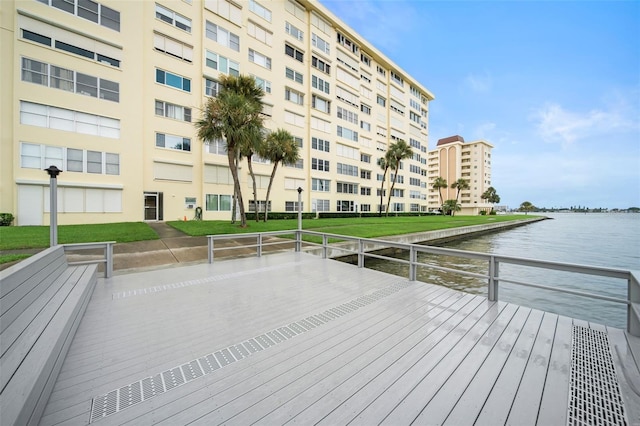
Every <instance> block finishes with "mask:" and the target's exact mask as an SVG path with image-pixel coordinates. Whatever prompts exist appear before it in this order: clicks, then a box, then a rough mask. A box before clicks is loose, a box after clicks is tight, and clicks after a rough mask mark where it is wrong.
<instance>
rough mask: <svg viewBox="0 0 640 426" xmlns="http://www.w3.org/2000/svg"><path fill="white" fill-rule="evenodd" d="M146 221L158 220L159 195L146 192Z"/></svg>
mask: <svg viewBox="0 0 640 426" xmlns="http://www.w3.org/2000/svg"><path fill="white" fill-rule="evenodd" d="M144 220H158V194H157V193H149V192H145V194H144Z"/></svg>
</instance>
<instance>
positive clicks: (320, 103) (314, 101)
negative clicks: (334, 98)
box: [311, 95, 331, 114]
mask: <svg viewBox="0 0 640 426" xmlns="http://www.w3.org/2000/svg"><path fill="white" fill-rule="evenodd" d="M311 107H312V108H315V109H317V110H318V111H322V112H325V113H327V114H329V113H330V112H331V101H328V100H326V99H323V98H321V97H319V96H316V95H312V96H311Z"/></svg>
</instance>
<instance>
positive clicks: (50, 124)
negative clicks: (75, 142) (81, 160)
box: [20, 101, 120, 139]
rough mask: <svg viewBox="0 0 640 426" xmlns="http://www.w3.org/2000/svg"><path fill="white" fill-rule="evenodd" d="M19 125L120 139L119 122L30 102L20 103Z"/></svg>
mask: <svg viewBox="0 0 640 426" xmlns="http://www.w3.org/2000/svg"><path fill="white" fill-rule="evenodd" d="M20 123H21V124H26V125H29V126H38V127H47V128H50V129H57V130H64V131H68V132H75V133H82V134H85V135H95V136H102V137H106V138H111V139H119V138H120V120H117V119H114V118H108V117H103V116H101V115H94V114H88V113H85V112H80V111H74V110H70V109H64V108H58V107H54V106H49V105H43V104H36V103H32V102H25V101H20Z"/></svg>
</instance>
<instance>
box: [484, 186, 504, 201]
mask: <svg viewBox="0 0 640 426" xmlns="http://www.w3.org/2000/svg"><path fill="white" fill-rule="evenodd" d="M480 198H481V199H483V200H486V201H487V202H488V203H491V204H496V203H499V202H500V196H499V195H498V193H497V192H496V189H495V188H494V187H493V186H490V187H489V188H487V190H486V191H484V192H483V193H482V195H481V196H480Z"/></svg>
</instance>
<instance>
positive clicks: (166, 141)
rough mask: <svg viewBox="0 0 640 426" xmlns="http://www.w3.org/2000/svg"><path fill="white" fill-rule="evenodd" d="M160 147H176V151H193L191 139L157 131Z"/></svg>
mask: <svg viewBox="0 0 640 426" xmlns="http://www.w3.org/2000/svg"><path fill="white" fill-rule="evenodd" d="M156 146H157V147H158V148H167V149H175V150H176V151H191V139H189V138H184V137H182V136H176V135H169V134H165V133H156Z"/></svg>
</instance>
